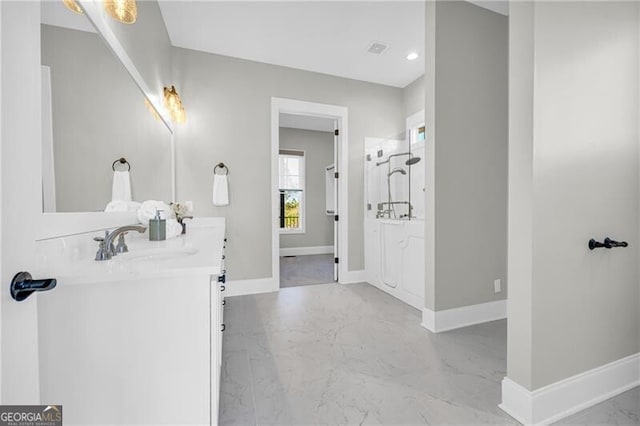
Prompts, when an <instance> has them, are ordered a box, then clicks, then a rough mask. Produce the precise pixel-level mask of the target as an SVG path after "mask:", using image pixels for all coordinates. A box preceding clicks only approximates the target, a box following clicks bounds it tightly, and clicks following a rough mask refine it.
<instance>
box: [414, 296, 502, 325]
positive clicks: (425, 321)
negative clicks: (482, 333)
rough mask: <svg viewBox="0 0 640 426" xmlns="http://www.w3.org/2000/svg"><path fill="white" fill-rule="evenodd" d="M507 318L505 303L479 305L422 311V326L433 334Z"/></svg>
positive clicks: (498, 301) (496, 302)
mask: <svg viewBox="0 0 640 426" xmlns="http://www.w3.org/2000/svg"><path fill="white" fill-rule="evenodd" d="M506 317H507V301H506V300H496V301H494V302H487V303H480V304H477V305H471V306H463V307H461V308H453V309H446V310H444V311H432V310H431V309H429V308H423V309H422V324H421V325H422V326H423V327H424V328H426V329H427V330H429V331H431V332H433V333H439V332H441V331H448V330H454V329H456V328H462V327H467V326H470V325H474V324H481V323H483V322H489V321H495V320H499V319H504V318H506Z"/></svg>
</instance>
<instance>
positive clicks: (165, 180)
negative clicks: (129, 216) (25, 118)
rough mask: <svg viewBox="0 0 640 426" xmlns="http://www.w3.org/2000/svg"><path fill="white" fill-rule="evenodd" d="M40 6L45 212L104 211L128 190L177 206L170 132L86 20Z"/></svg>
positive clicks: (120, 206) (58, 6)
mask: <svg viewBox="0 0 640 426" xmlns="http://www.w3.org/2000/svg"><path fill="white" fill-rule="evenodd" d="M41 5H42V25H41V61H42V62H41V63H42V66H43V67H42V69H43V97H42V101H43V115H42V119H43V161H42V166H43V211H44V212H102V211H105V208H106V207H107V205H108V204H109V203H110V202H111V201H112V198H113V197H114V196H115V199H122V200H124V201H128V197H127V195H126V194H127V192H129V190H128V188H130V194H131V200H133V201H140V202H141V201H144V200H148V199H155V200H164V201H171V200H172V181H173V179H172V161H173V160H172V138H171V132H170V131H169V129H168V128H167V126H166V125H165V124H164V122H163V121H162V120H161V119H160V118H159V117H158V116H157V115H156V113H155V109H154V108H153V107H152V106H151V105H150V104H148V103H147V102H145V101H146V98H145V95H144V93H143V92H141V90H140V89H139V87H138V85H137V84H136V82H135V81H134V80H133V79H132V77H131V75H129V73H128V72H127V70H126V69H125V68H124V67H123V65H122V63H121V62H120V61H119V60H118V58H116V56H115V55H114V54H113V52H112V51H111V50H110V49H109V47H108V46H107V45H106V44H105V42H104V41H103V39H102V37H101V36H100V35H99V34H98V33H97V32H96V31H95V29H94V27H93V26H92V25H91V24H90V22H89V20H88V19H87V17H86V16H84V15H78V14H75V13H73V12H71V11H70V10H68V9H67V8H66V7H65V6H64V4H63V3H62V1H59V2H57V1H56V2H42V3H41ZM121 158H124V159H126V162H125V163H121V162H120V161H118V160H119V159H121ZM114 171H119V172H126V171H128V174H127V173H117V178H116V173H114ZM114 178H115V181H116V185H115V186H114ZM127 178H128V181H129V185H127V182H126V181H127ZM123 181H124V182H123ZM117 183H120V185H117ZM123 194H124V195H123ZM127 208H128V209H133V208H135V207H134V206H132V205H128V203H112V204H111V206H110V209H109V210H110V211H116V212H122V211H126V210H124V209H127Z"/></svg>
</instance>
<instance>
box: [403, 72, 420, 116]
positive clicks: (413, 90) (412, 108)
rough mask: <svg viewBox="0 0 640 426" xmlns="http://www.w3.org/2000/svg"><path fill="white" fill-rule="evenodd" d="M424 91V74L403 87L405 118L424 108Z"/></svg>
mask: <svg viewBox="0 0 640 426" xmlns="http://www.w3.org/2000/svg"><path fill="white" fill-rule="evenodd" d="M424 91H425V88H424V75H421V76H420V77H418V78H417V79H415V80H414V81H413V82H412V83H411V84H409V85H407V87H405V88H404V89H402V96H403V99H404V116H405V118H406V117H409V116H410V115H412V114H415V113H416V112H418V111H422V110H423V109H424Z"/></svg>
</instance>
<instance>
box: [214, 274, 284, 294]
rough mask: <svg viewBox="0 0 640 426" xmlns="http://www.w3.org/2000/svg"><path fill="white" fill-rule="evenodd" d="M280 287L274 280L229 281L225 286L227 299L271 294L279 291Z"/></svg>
mask: <svg viewBox="0 0 640 426" xmlns="http://www.w3.org/2000/svg"><path fill="white" fill-rule="evenodd" d="M279 287H280V285H279V284H278V283H275V282H274V280H273V278H271V277H270V278H258V279H253V280H237V281H227V283H226V284H225V292H224V296H225V297H231V296H244V295H247V294H259V293H270V292H272V291H278V289H279Z"/></svg>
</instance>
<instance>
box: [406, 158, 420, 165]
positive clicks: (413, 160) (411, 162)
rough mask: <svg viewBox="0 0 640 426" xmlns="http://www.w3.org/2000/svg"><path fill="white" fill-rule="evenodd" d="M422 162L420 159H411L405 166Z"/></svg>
mask: <svg viewBox="0 0 640 426" xmlns="http://www.w3.org/2000/svg"><path fill="white" fill-rule="evenodd" d="M420 160H421V158H420V157H411V158H409V159H408V160H407V161H405V163H404V164H406V165H407V166H413V165H414V164H417V163H419V162H420Z"/></svg>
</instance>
